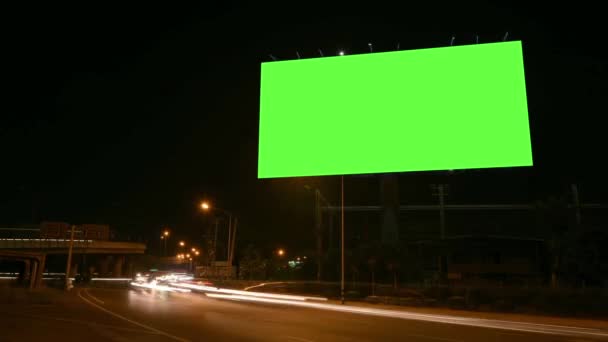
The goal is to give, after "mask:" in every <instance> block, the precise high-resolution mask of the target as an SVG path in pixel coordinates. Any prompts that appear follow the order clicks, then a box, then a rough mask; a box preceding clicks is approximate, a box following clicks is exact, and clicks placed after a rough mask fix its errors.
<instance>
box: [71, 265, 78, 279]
mask: <svg viewBox="0 0 608 342" xmlns="http://www.w3.org/2000/svg"><path fill="white" fill-rule="evenodd" d="M76 273H78V262H74V263H73V264H72V266H70V278H74V277H75V276H76Z"/></svg>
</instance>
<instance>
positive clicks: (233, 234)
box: [228, 217, 239, 267]
mask: <svg viewBox="0 0 608 342" xmlns="http://www.w3.org/2000/svg"><path fill="white" fill-rule="evenodd" d="M238 222H239V221H238V217H235V218H234V224H233V227H232V235H231V236H232V239H231V240H230V248H229V257H228V265H230V267H232V260H233V259H234V243H235V241H236V226H237V223H238Z"/></svg>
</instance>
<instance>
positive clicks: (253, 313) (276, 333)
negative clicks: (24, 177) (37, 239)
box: [0, 289, 608, 342]
mask: <svg viewBox="0 0 608 342" xmlns="http://www.w3.org/2000/svg"><path fill="white" fill-rule="evenodd" d="M5 292H6V291H5ZM321 305H332V304H321ZM0 317H1V319H0V329H1V330H0V341H2V342H13V341H62V342H68V341H86V342H94V341H117V342H123V341H125V342H126V341H296V342H298V341H299V342H308V341H337V342H340V341H424V342H433V341H440V342H456V341H518V342H522V341H596V340H599V341H608V330H604V329H602V328H601V327H600V328H597V327H594V328H585V329H577V328H574V327H573V328H569V327H556V326H553V325H547V326H546V327H545V328H547V329H549V330H550V331H553V332H552V333H538V332H531V331H525V330H526V329H518V328H517V327H518V326H519V325H518V326H516V328H515V329H496V328H487V327H480V326H475V325H468V324H448V323H442V322H435V321H434V319H435V318H433V317H431V316H429V317H430V318H429V317H427V316H421V318H422V319H416V318H415V317H414V319H408V318H403V317H397V318H393V317H383V316H375V315H369V314H364V313H348V312H340V311H334V310H328V309H324V308H307V307H298V306H292V305H279V304H269V303H259V302H258V303H255V302H253V303H252V302H248V301H234V300H227V299H217V298H209V297H206V296H205V295H203V294H199V293H169V292H158V291H153V290H127V289H73V290H72V291H71V293H69V294H63V293H61V292H58V291H56V290H48V289H47V290H42V291H39V292H33V293H32V292H26V293H22V292H12V293H9V294H6V293H4V295H3V296H0ZM425 317H426V318H425ZM427 318H428V319H427ZM453 318H454V319H458V317H453ZM446 319H447V318H446ZM466 322H468V321H466ZM466 322H465V323H466ZM474 322H475V321H474ZM494 322H496V321H494ZM523 326H524V327H526V325H523ZM539 326H540V325H539ZM540 327H541V328H542V329H544V328H543V327H544V326H540ZM607 327H608V324H607ZM537 328H538V327H537ZM562 328H563V329H565V330H564V332H557V333H556V332H555V331H554V330H552V329H558V331H561V330H559V329H562ZM542 329H541V330H542Z"/></svg>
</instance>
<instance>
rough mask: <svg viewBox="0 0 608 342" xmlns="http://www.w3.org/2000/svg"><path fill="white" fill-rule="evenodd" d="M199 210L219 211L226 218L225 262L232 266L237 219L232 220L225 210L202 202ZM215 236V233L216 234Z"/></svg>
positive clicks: (228, 212) (229, 213)
mask: <svg viewBox="0 0 608 342" xmlns="http://www.w3.org/2000/svg"><path fill="white" fill-rule="evenodd" d="M201 209H202V210H203V211H211V210H216V211H219V212H221V213H223V214H225V215H226V216H228V244H227V259H228V260H227V261H228V264H229V265H232V258H233V256H234V242H235V240H236V223H237V219H236V217H234V220H233V216H234V215H233V214H232V213H231V212H230V211H228V210H226V209H222V208H218V207H212V206H211V204H210V203H209V202H207V201H204V202H202V203H201ZM233 222H234V223H233ZM216 234H217V232H216ZM215 254H216V255H217V251H215Z"/></svg>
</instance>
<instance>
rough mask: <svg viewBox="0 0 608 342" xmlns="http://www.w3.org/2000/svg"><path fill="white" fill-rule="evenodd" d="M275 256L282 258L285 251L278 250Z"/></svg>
mask: <svg viewBox="0 0 608 342" xmlns="http://www.w3.org/2000/svg"><path fill="white" fill-rule="evenodd" d="M277 255H278V256H280V257H282V256H283V255H285V250H284V249H283V248H279V250H277Z"/></svg>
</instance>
